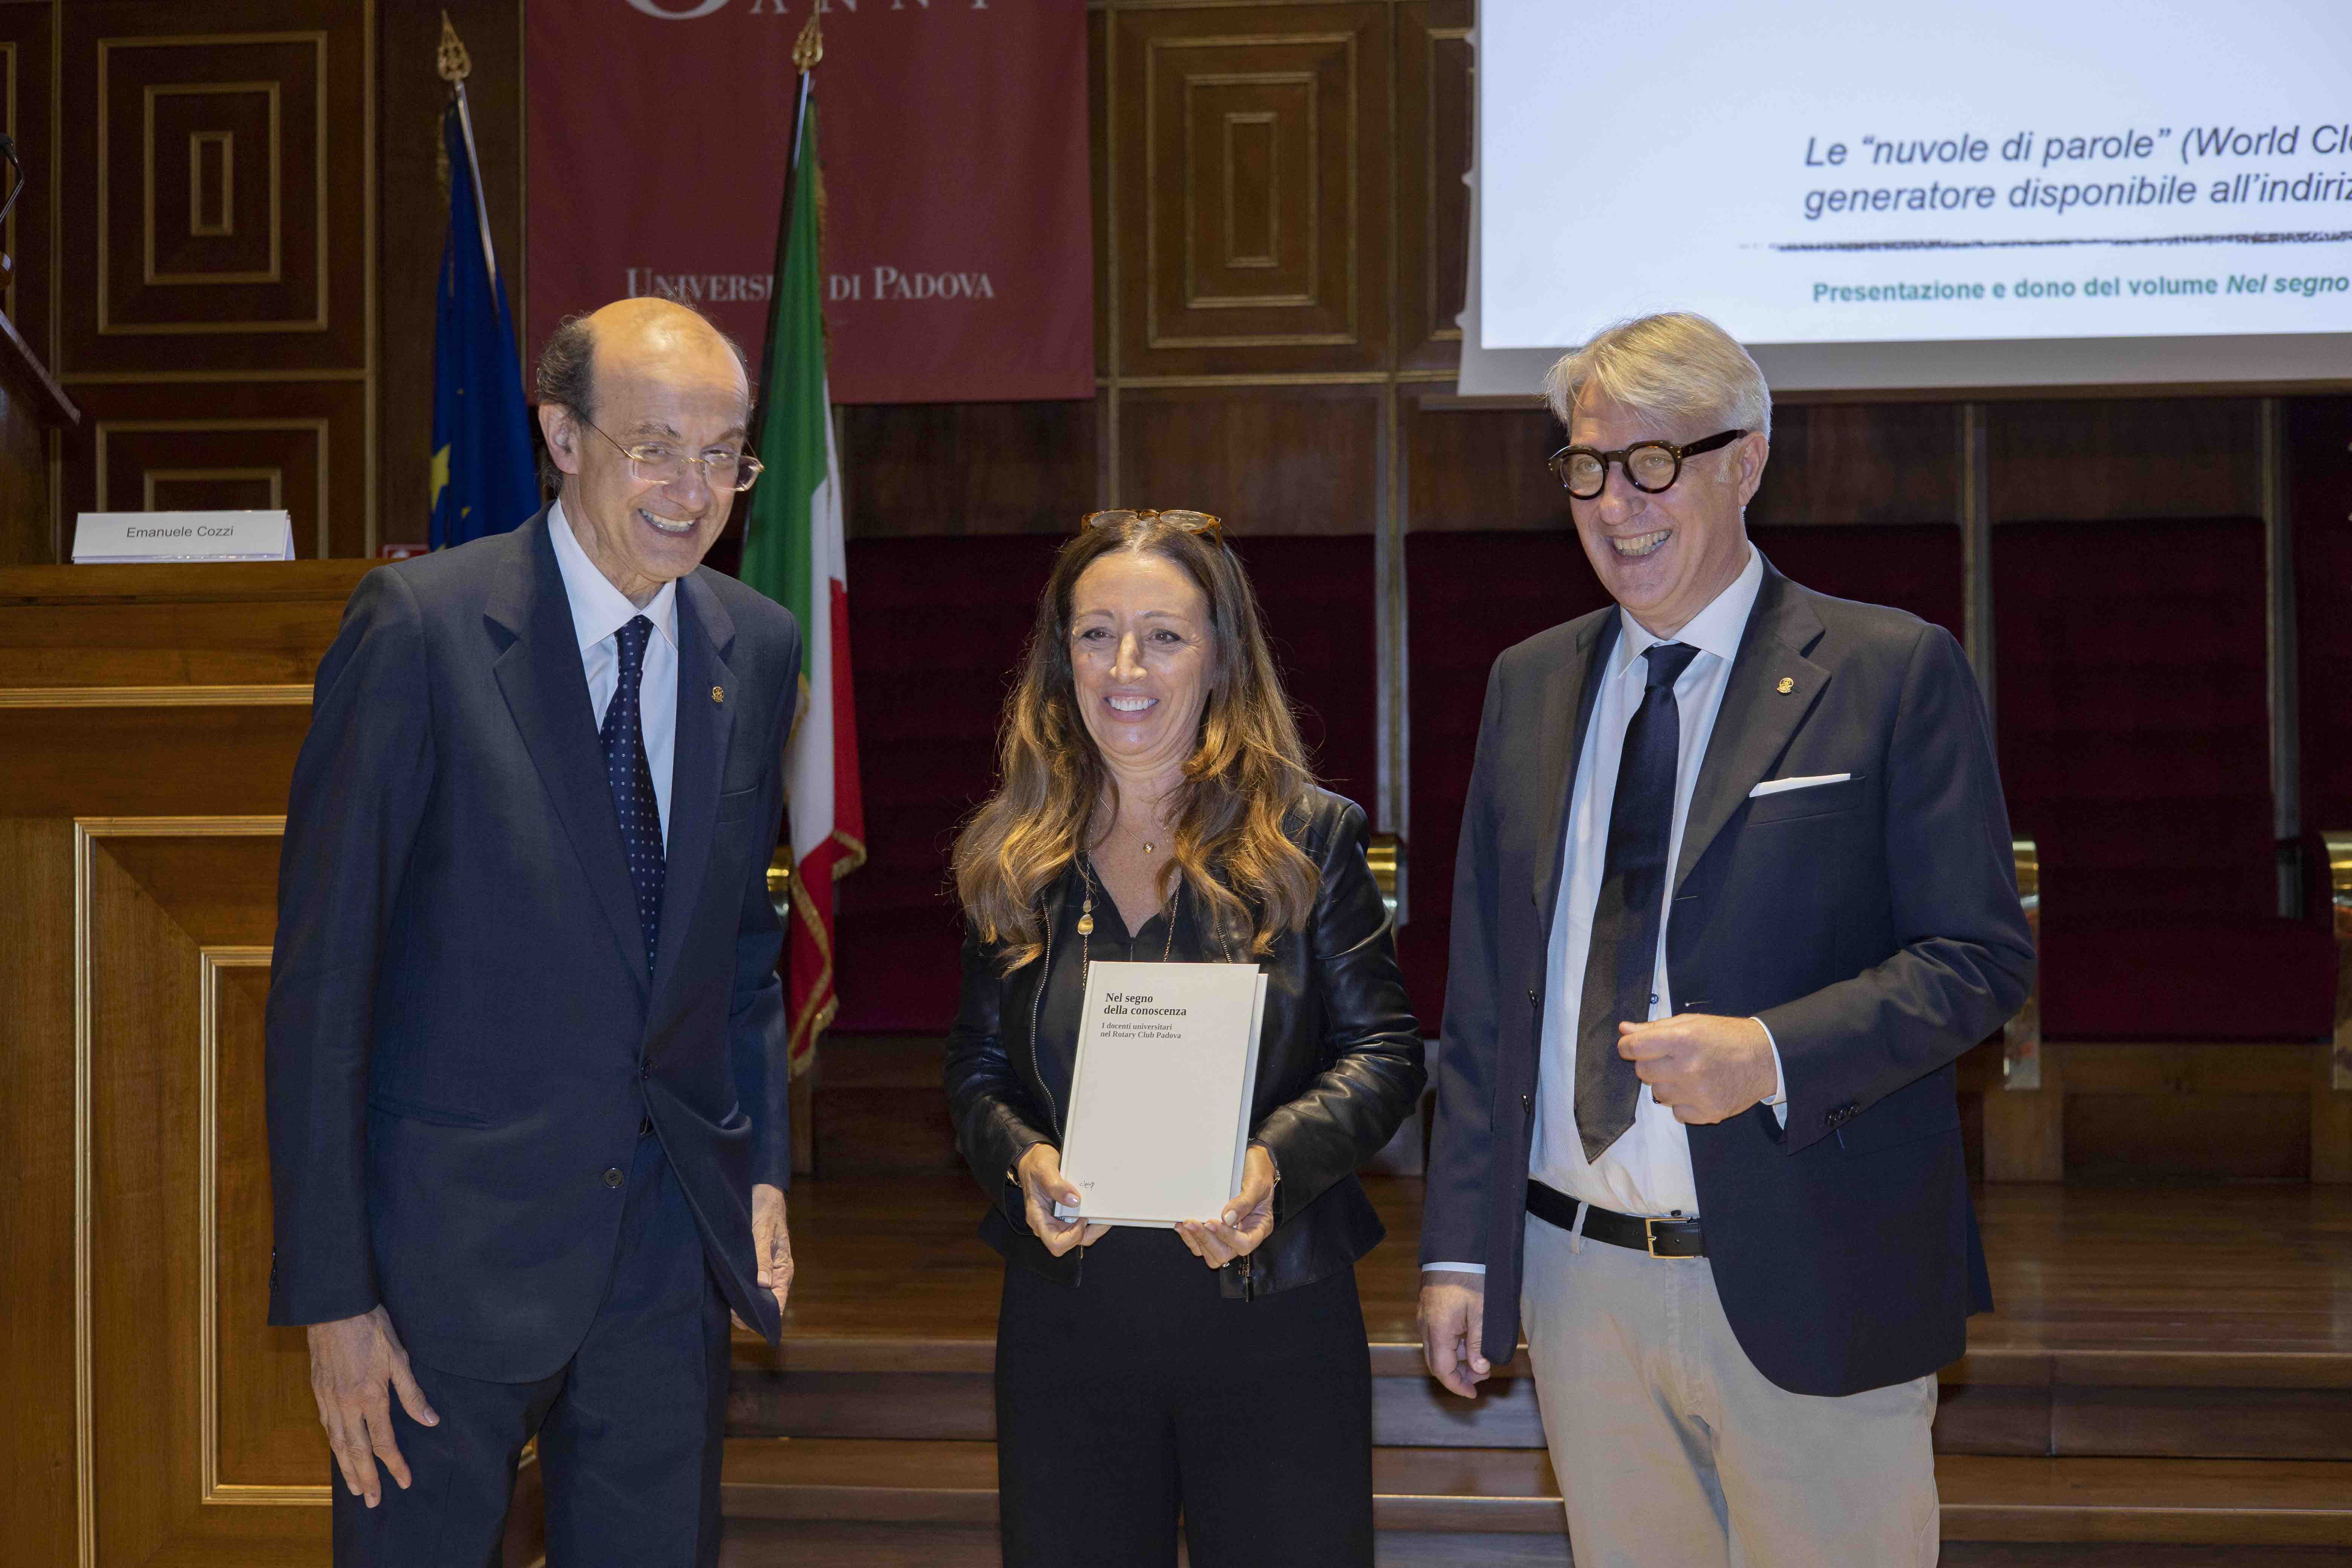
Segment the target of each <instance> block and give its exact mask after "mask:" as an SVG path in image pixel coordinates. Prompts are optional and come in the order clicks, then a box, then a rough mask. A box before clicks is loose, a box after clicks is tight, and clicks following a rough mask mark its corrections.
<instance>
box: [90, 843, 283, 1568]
mask: <svg viewBox="0 0 2352 1568" xmlns="http://www.w3.org/2000/svg"><path fill="white" fill-rule="evenodd" d="M279 827H280V824H279V823H278V820H277V819H275V818H230V819H215V820H205V819H200V818H194V819H192V818H169V819H157V820H151V821H145V822H128V823H126V822H110V823H92V824H89V825H86V826H83V827H81V828H79V829H78V830H77V839H78V843H77V852H78V858H79V865H78V870H79V878H78V889H77V891H78V897H77V900H76V903H77V910H76V918H77V921H78V923H79V931H78V935H79V949H78V952H79V959H78V965H79V974H78V978H77V996H78V1010H79V1016H78V1020H77V1047H76V1048H77V1052H78V1054H79V1071H78V1080H79V1081H78V1093H77V1119H76V1120H77V1131H78V1139H77V1144H78V1149H79V1160H80V1183H81V1192H82V1194H83V1196H82V1198H81V1200H80V1202H79V1205H78V1214H77V1221H78V1228H79V1236H78V1237H77V1257H78V1265H77V1270H76V1274H77V1279H76V1289H77V1296H78V1301H79V1327H78V1331H77V1356H78V1361H79V1367H78V1377H79V1381H80V1386H81V1387H82V1389H83V1390H84V1402H83V1405H82V1412H83V1414H82V1417H81V1426H82V1430H81V1435H80V1436H81V1442H82V1445H83V1453H84V1456H85V1457H84V1459H83V1473H84V1476H85V1478H86V1479H85V1489H84V1490H83V1494H82V1499H81V1503H82V1514H83V1521H84V1525H85V1528H86V1529H88V1530H89V1531H90V1532H91V1537H92V1539H93V1540H94V1543H95V1547H96V1551H95V1554H94V1556H93V1557H92V1558H91V1561H93V1562H94V1563H97V1564H100V1565H103V1564H107V1563H145V1562H149V1561H152V1560H153V1559H155V1558H157V1557H159V1556H168V1557H169V1558H170V1559H171V1560H173V1561H176V1562H184V1563H208V1562H216V1563H233V1562H242V1561H249V1560H250V1559H251V1557H252V1556H253V1555H254V1554H255V1553H257V1552H261V1553H266V1554H268V1555H270V1556H285V1555H290V1554H291V1553H294V1552H305V1551H308V1552H323V1551H324V1549H325V1546H326V1542H327V1531H328V1509H327V1506H326V1505H327V1503H328V1500H329V1493H328V1487H327V1481H328V1477H329V1459H328V1456H327V1452H326V1446H325V1440H324V1437H323V1436H322V1434H320V1431H319V1428H318V1416H317V1412H316V1409H315V1408H314V1407H313V1405H312V1403H311V1400H310V1386H309V1385H310V1364H309V1352H308V1349H307V1346H306V1344H305V1342H304V1338H303V1335H302V1331H300V1330H299V1329H273V1328H270V1327H268V1326H267V1324H266V1323H265V1322H264V1321H263V1317H264V1300H265V1296H266V1292H267V1289H268V1268H269V1203H268V1195H269V1194H268V1145H267V1140H266V1138H265V1137H264V1136H263V1132H262V1121H261V1111H260V1106H259V1103H258V1090H259V1080H260V1072H261V1049H262V1046H261V1002H262V999H263V996H264V994H266V990H267V984H268V953H269V942H270V937H271V932H272V928H273V924H274V919H275V912H276V911H275V889H276V872H277V858H278V833H279ZM158 1391H173V1392H175V1393H177V1394H179V1397H160V1398H159V1397H158ZM191 1395H193V1397H191ZM229 1505H234V1506H229Z"/></svg>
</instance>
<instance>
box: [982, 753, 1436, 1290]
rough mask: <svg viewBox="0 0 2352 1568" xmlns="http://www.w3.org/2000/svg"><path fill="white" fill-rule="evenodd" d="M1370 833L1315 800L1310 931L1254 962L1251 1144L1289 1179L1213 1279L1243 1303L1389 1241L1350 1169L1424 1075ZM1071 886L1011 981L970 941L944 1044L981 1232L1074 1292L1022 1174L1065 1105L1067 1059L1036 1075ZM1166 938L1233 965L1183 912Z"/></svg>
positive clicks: (1073, 1270)
mask: <svg viewBox="0 0 2352 1568" xmlns="http://www.w3.org/2000/svg"><path fill="white" fill-rule="evenodd" d="M1364 831H1365V830H1364V814H1363V812H1362V810H1361V809H1360V808H1359V807H1358V806H1357V805H1355V803H1354V802H1352V801H1349V800H1343V799H1341V798H1340V797H1339V796H1338V795H1330V794H1328V793H1326V792H1323V791H1320V790H1318V791H1316V792H1315V794H1314V795H1313V797H1312V799H1311V801H1310V804H1309V805H1308V806H1307V809H1306V811H1304V812H1303V813H1302V814H1300V816H1299V817H1298V818H1297V819H1296V821H1295V823H1294V826H1292V829H1291V834H1292V837H1293V838H1294V840H1295V841H1296V842H1297V844H1298V846H1299V847H1300V848H1302V849H1304V850H1305V851H1306V852H1307V857H1308V858H1310V859H1312V860H1313V861H1314V862H1315V863H1316V864H1317V866H1318V867H1319V868H1321V870H1322V888H1321V890H1320V891H1319V892H1318V895H1317V898H1316V900H1315V910H1314V913H1313V915H1312V916H1311V917H1310V918H1309V920H1308V921H1307V927H1306V929H1305V930H1304V931H1297V932H1288V931H1286V932H1284V933H1283V934H1282V935H1281V936H1280V937H1278V938H1277V939H1276V942H1275V944H1274V950H1273V952H1271V953H1269V954H1268V955H1267V956H1266V957H1265V959H1263V960H1261V961H1260V963H1259V967H1260V968H1261V969H1263V970H1264V971H1265V974H1266V992H1265V1026H1264V1029H1263V1032H1262V1033H1261V1035H1260V1037H1259V1045H1258V1068H1257V1093H1256V1098H1255V1102H1254V1104H1253V1107H1252V1115H1253V1118H1254V1126H1255V1131H1254V1133H1253V1139H1254V1141H1255V1142H1260V1143H1263V1144H1265V1147H1266V1150H1267V1152H1269V1153H1271V1154H1272V1155H1273V1156H1274V1163H1275V1168H1276V1171H1277V1172H1279V1173H1280V1176H1281V1180H1280V1182H1279V1183H1278V1184H1276V1187H1275V1200H1274V1217H1275V1227H1274V1234H1273V1235H1272V1236H1270V1237H1267V1238H1266V1239H1265V1244H1264V1245H1262V1246H1261V1247H1258V1249H1257V1250H1256V1251H1255V1252H1254V1253H1252V1254H1250V1255H1249V1256H1248V1257H1246V1258H1235V1259H1234V1261H1233V1262H1232V1263H1230V1264H1228V1265H1226V1267H1225V1268H1224V1271H1223V1279H1222V1280H1221V1281H1220V1283H1221V1285H1222V1287H1223V1292H1224V1294H1225V1295H1227V1296H1233V1297H1240V1298H1242V1299H1244V1300H1246V1299H1248V1298H1250V1297H1253V1296H1261V1295H1266V1294H1269V1293H1271V1292H1273V1291H1276V1290H1286V1289H1290V1288H1291V1287H1293V1286H1296V1285H1305V1284H1308V1283H1311V1282H1312V1281H1314V1280H1317V1279H1323V1278H1325V1277H1327V1276H1328V1275H1331V1274H1335V1273H1337V1272H1338V1271H1339V1270H1340V1269H1342V1268H1348V1267H1349V1266H1350V1265H1352V1264H1353V1263H1354V1262H1355V1261H1356V1259H1357V1258H1361V1257H1362V1256H1363V1255H1364V1254H1365V1253H1367V1252H1370V1250H1371V1249H1372V1247H1374V1246H1376V1245H1377V1244H1378V1243H1379V1241H1380V1239H1381V1237H1382V1236H1383V1235H1384V1234H1385V1232H1384V1231H1383V1229H1382V1227H1381V1222H1380V1218H1379V1216H1378V1215H1375V1214H1374V1213H1373V1212H1372V1205H1371V1200H1370V1199H1369V1198H1367V1197H1366V1196H1365V1195H1364V1189H1363V1187H1362V1185H1361V1184H1360V1183H1358V1181H1357V1180H1356V1167H1357V1166H1358V1165H1359V1164H1360V1163H1362V1162H1363V1161H1364V1160H1365V1159H1366V1158H1367V1157H1368V1156H1370V1154H1372V1153H1373V1152H1376V1151H1377V1150H1379V1149H1380V1148H1381V1146H1382V1145H1383V1144H1385V1143H1387V1142H1388V1141H1389V1139H1390V1137H1391V1135H1392V1134H1393V1133H1394V1132H1395V1131H1396V1130H1397V1127H1398V1125H1399V1124H1400V1123H1401V1122H1402V1121H1404V1119H1405V1117H1406V1116H1407V1115H1408V1114H1409V1113H1410V1112H1411V1111H1412V1107H1413V1104H1414V1102H1415V1101H1416V1100H1419V1098H1420V1096H1421V1091H1422V1088H1423V1084H1425V1083H1426V1082H1427V1081H1428V1074H1427V1073H1426V1072H1425V1071H1423V1068H1422V1059H1421V1056H1422V1053H1421V1028H1420V1026H1419V1025H1418V1024H1417V1023H1415V1022H1414V1019H1413V1016H1412V1012H1411V1011H1410V1009H1409V1008H1408V1007H1407V1005H1406V1002H1405V992H1404V980H1403V977H1402V975H1401V974H1400V973H1398V970H1397V961H1396V939H1395V934H1394V932H1393V931H1391V928H1390V924H1389V918H1388V910H1387V909H1386V907H1385V906H1384V905H1383V904H1382V903H1381V895H1380V889H1378V888H1377V887H1376V886H1374V885H1373V882H1372V874H1371V869H1370V867H1369V866H1368V865H1366V864H1365V860H1364ZM1077 876H1078V874H1077V873H1076V869H1075V868H1073V869H1072V870H1071V871H1070V872H1067V873H1066V874H1065V875H1064V876H1062V877H1061V878H1058V879H1055V881H1053V882H1051V883H1049V884H1047V886H1046V889H1045V895H1044V899H1045V933H1046V950H1045V953H1044V955H1043V956H1041V957H1040V958H1036V959H1033V960H1031V961H1030V962H1029V963H1025V964H1024V965H1022V966H1021V967H1020V968H1019V969H1016V970H1014V971H1013V973H1011V974H1009V975H1007V974H1004V973H1001V972H1000V970H999V969H998V967H997V955H998V952H1000V951H1001V950H1000V949H998V948H997V947H996V946H995V945H993V944H989V943H983V942H981V941H980V940H979V938H978V937H977V936H976V935H974V934H971V933H970V932H969V931H967V934H966V936H965V939H964V948H963V1001H962V1005H961V1007H960V1008H959V1009H958V1011H957V1015H956V1022H955V1027H954V1028H953V1029H952V1030H951V1031H950V1033H949V1035H948V1043H947V1091H948V1104H949V1108H950V1111H951V1112H952V1113H953V1115H954V1118H955V1125H956V1147H957V1148H958V1149H960V1150H961V1151H962V1152H963V1157H964V1159H965V1161H966V1162H967V1163H969V1164H970V1165H971V1172H972V1174H973V1176H974V1177H976V1178H977V1179H978V1180H979V1182H980V1184H981V1189H982V1191H983V1192H985V1193H986V1194H988V1195H989V1197H990V1199H991V1205H990V1208H989V1212H988V1217H987V1218H986V1220H984V1221H983V1222H982V1226H981V1237H982V1239H983V1240H985V1241H986V1242H987V1243H988V1244H989V1245H990V1246H991V1247H994V1248H995V1249H996V1250H997V1251H998V1252H1000V1253H1002V1254H1003V1256H1004V1257H1005V1258H1006V1259H1007V1260H1008V1261H1011V1262H1013V1263H1018V1264H1021V1265H1022V1266H1024V1267H1025V1268H1030V1269H1033V1270H1034V1271H1036V1272H1037V1273H1040V1274H1043V1275H1045V1277H1047V1278H1048V1279H1057V1280H1060V1281H1062V1282H1064V1283H1066V1284H1070V1285H1076V1284H1078V1283H1079V1282H1080V1279H1081V1278H1082V1274H1083V1269H1084V1267H1085V1265H1084V1252H1085V1249H1084V1248H1082V1247H1081V1248H1074V1249H1072V1250H1071V1251H1070V1252H1069V1253H1067V1254H1066V1255H1065V1256H1063V1257H1061V1258H1055V1257H1054V1256H1053V1255H1052V1254H1050V1253H1048V1252H1047V1251H1046V1250H1045V1244H1044V1243H1043V1242H1041V1241H1039V1240H1038V1239H1037V1237H1036V1236H1035V1235H1034V1233H1033V1232H1032V1231H1031V1230H1030V1229H1029V1222H1028V1218H1027V1216H1026V1215H1025V1213H1024V1207H1023V1203H1022V1196H1021V1189H1020V1186H1019V1184H1017V1183H1015V1182H1014V1181H1013V1180H1012V1178H1011V1173H1012V1171H1013V1168H1014V1167H1015V1166H1016V1165H1018V1164H1019V1163H1020V1162H1021V1156H1022V1155H1023V1154H1024V1153H1026V1152H1028V1151H1029V1149H1030V1147H1031V1146H1032V1145H1034V1144H1036V1143H1040V1142H1051V1143H1055V1144H1057V1145H1058V1143H1059V1142H1060V1140H1061V1136H1062V1129H1061V1124H1060V1117H1059V1110H1060V1109H1062V1108H1066V1107H1067V1106H1068V1104H1069V1083H1068V1079H1067V1077H1066V1074H1067V1070H1068V1069H1067V1067H1066V1064H1063V1063H1061V1062H1059V1061H1058V1059H1056V1058H1055V1057H1054V1056H1053V1055H1052V1053H1045V1058H1046V1060H1045V1068H1044V1075H1045V1076H1042V1077H1041V1073H1040V1067H1039V1058H1040V1054H1041V1053H1040V1052H1039V1051H1038V1050H1037V1048H1036V1032H1037V1030H1038V1027H1039V1020H1040V1018H1041V1017H1050V1018H1056V1019H1058V1020H1059V1021H1060V1025H1061V1026H1062V1027H1063V1028H1065V1029H1066V1030H1068V1031H1070V1032H1072V1033H1075V1030H1076V1019H1077V1016H1078V1010H1079V1005H1080V986H1081V984H1082V982H1081V980H1080V972H1081V969H1082V959H1083V957H1084V954H1083V952H1082V951H1081V941H1082V939H1081V938H1080V937H1079V936H1078V932H1077V921H1078V907H1079V900H1078V898H1077V890H1078V880H1077ZM1172 941H1173V943H1174V956H1176V957H1178V958H1181V959H1193V960H1200V959H1206V958H1217V957H1222V956H1223V954H1222V953H1217V952H1202V932H1201V931H1200V929H1199V926H1198V925H1197V923H1195V922H1192V921H1183V920H1181V919H1180V920H1179V921H1178V923H1177V926H1176V930H1175V931H1174V933H1173V935H1172ZM1097 956H1100V954H1099V952H1098V953H1097ZM1122 956H1123V955H1122ZM1139 956H1140V955H1139ZM1049 1010H1050V1012H1049ZM1047 1027H1048V1028H1052V1027H1054V1026H1053V1025H1051V1024H1049V1025H1047ZM1049 1108H1053V1109H1049Z"/></svg>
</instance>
